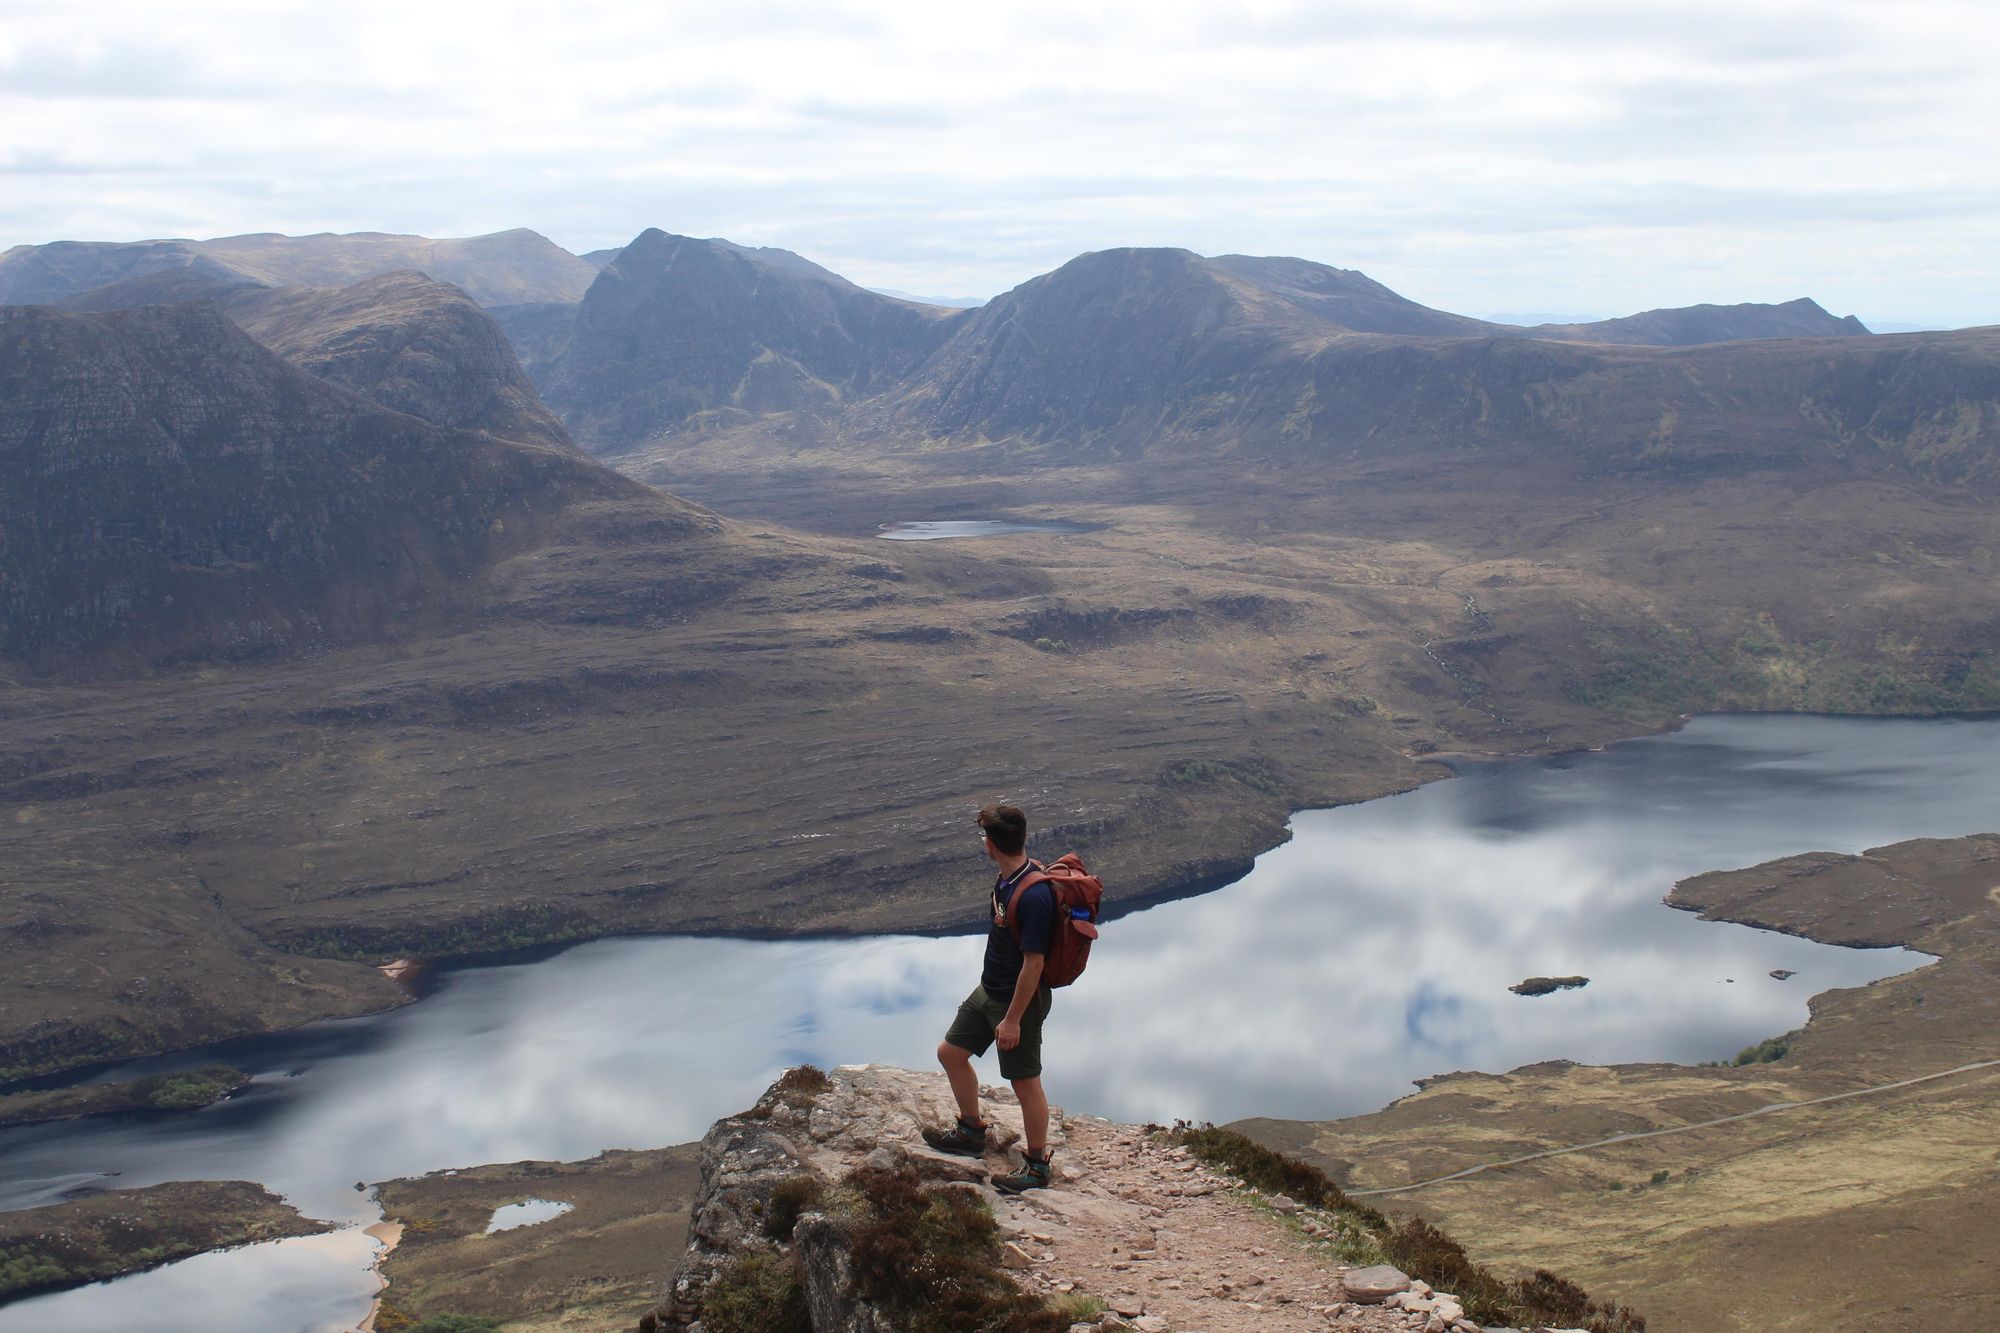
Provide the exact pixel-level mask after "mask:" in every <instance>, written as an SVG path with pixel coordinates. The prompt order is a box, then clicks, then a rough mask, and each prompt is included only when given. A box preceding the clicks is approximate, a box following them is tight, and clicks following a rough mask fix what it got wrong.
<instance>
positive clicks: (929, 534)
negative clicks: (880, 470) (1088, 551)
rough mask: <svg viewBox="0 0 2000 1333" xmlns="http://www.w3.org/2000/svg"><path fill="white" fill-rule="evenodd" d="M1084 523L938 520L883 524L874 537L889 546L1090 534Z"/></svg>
mask: <svg viewBox="0 0 2000 1333" xmlns="http://www.w3.org/2000/svg"><path fill="white" fill-rule="evenodd" d="M1094 531H1096V529H1095V528H1093V527H1092V526H1091V525H1090V524H1088V523H1065V522H1062V521H1061V520H1057V519H1048V520H1035V519H1018V520H1016V519H938V520H934V521H929V522H922V523H885V524H883V525H882V530H881V531H880V532H877V533H876V534H875V535H876V536H877V537H881V538H883V539H884V540H886V541H892V542H934V541H947V540H950V539H952V538H956V537H1004V536H1006V535H1007V534H1009V533H1014V532H1048V533H1055V534H1057V535H1062V534H1065V533H1077V532H1094Z"/></svg>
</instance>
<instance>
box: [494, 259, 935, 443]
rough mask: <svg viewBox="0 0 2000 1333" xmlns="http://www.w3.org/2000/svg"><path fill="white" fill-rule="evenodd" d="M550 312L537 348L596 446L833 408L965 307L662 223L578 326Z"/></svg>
mask: <svg viewBox="0 0 2000 1333" xmlns="http://www.w3.org/2000/svg"><path fill="white" fill-rule="evenodd" d="M540 315H541V317H543V318H544V322H545V323H553V324H555V325H556V326H557V332H556V333H555V334H554V335H553V337H554V338H555V341H556V342H557V343H558V344H559V348H557V349H555V350H549V351H547V352H546V356H547V359H546V360H544V359H543V357H542V356H540V355H533V354H531V355H530V356H528V357H527V358H525V360H526V361H527V363H528V365H529V366H530V368H531V373H532V374H534V375H535V377H536V383H537V387H539V388H540V389H541V392H542V397H543V398H544V399H545V400H546V401H547V402H548V404H549V405H550V406H551V407H553V408H555V409H556V411H557V412H559V413H561V415H562V417H563V420H564V421H565V422H566V423H567V424H568V426H569V428H570V430H571V431H572V432H573V433H574V434H575V435H576V437H577V438H578V439H579V440H581V441H583V442H584V443H585V444H587V445H588V446H590V447H591V448H593V449H614V448H618V447H621V446H624V445H628V444H631V443H633V442H635V441H638V440H641V439H645V438H647V437H648V436H651V435H653V434H655V433H656V432H658V431H661V430H663V429H668V428H672V427H674V426H677V425H680V424H682V423H684V422H687V421H689V420H691V419H694V418H697V417H706V418H708V419H710V420H715V419H726V418H736V417H742V416H746V415H755V414H758V413H765V412H781V411H793V410H800V409H819V410H825V409H831V408H835V407H837V406H839V405H841V404H842V403H845V402H847V401H850V400H851V399H853V398H856V397H860V396H863V395H866V394H868V393H870V392H874V391H878V390H880V389H883V388H886V387H888V386H890V385H892V384H894V383H895V382H896V381H897V380H898V379H900V378H901V377H902V376H904V375H906V374H908V373H909V371H910V370H912V369H913V368H915V366H916V365H917V364H919V363H920V362H921V361H922V360H923V358H924V357H925V356H926V355H927V354H928V353H929V352H930V351H931V350H932V349H933V348H934V347H936V346H937V344H938V343H939V342H940V341H942V339H943V337H944V335H945V334H946V332H948V330H949V329H950V328H951V327H952V324H953V321H954V320H957V319H960V318H962V317H963V316H962V315H960V314H958V313H955V312H950V311H945V310H940V309H937V308H935V307H930V306H920V305H914V304H911V303H909V302H906V301H896V300H892V299H890V298H888V297H884V296H878V295H876V294H875V293H874V292H870V291H867V290H865V289H863V288H860V287H857V286H855V285H854V284H853V283H851V282H848V281H847V280H846V279H845V278H842V277H839V276H838V275H836V274H833V273H829V272H828V271H826V270H825V269H823V268H820V267H819V266H818V265H816V264H813V263H810V262H809V261H807V260H804V259H801V258H800V257H799V256H797V255H795V254H792V253H791V252H790V251H786V250H774V249H750V248H747V247H744V246H739V245H732V244H731V243H729V242H728V241H720V240H696V239H694V238H692V237H687V236H671V235H668V234H667V233H665V232H662V231H659V230H656V229H655V230H648V231H645V232H643V233H641V234H640V235H639V237H638V238H637V239H635V240H634V241H633V242H632V244H630V245H628V246H627V247H625V249H624V251H622V252H621V253H620V254H619V255H618V257H617V258H616V259H614V260H612V261H611V263H610V264H608V265H606V266H605V269H604V271H603V272H602V273H600V274H599V275H598V277H597V280H596V281H595V282H594V283H592V284H591V287H590V291H589V293H588V294H587V295H586V296H585V297H584V299H583V301H582V303H581V305H580V306H579V307H578V308H577V311H576V315H575V320H574V325H573V327H572V328H571V330H570V331H569V333H568V336H567V338H563V337H561V334H560V330H559V325H560V318H559V317H558V316H556V315H555V314H554V313H553V312H540ZM513 327H515V328H519V327H521V326H520V324H518V323H516V324H515V325H514V326H513ZM545 331H546V330H545Z"/></svg>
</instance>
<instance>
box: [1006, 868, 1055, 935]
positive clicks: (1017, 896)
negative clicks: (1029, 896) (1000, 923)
mask: <svg viewBox="0 0 2000 1333" xmlns="http://www.w3.org/2000/svg"><path fill="white" fill-rule="evenodd" d="M1028 864H1029V865H1030V866H1031V867H1033V868H1032V869H1030V870H1029V871H1028V873H1027V874H1025V875H1023V876H1021V878H1019V879H1017V880H1015V881H1014V892H1013V895H1012V896H1011V897H1009V898H1008V899H1007V926H1008V929H1010V930H1012V931H1013V932H1014V945H1015V947H1016V948H1019V947H1020V944H1021V898H1022V896H1023V895H1025V894H1026V893H1027V892H1028V890H1029V889H1032V888H1034V887H1035V886H1036V885H1037V884H1046V883H1048V882H1049V880H1050V879H1052V878H1054V877H1053V876H1051V875H1050V874H1049V872H1048V871H1047V870H1045V869H1044V868H1043V867H1042V863H1041V862H1040V861H1035V860H1030V861H1029V862H1028Z"/></svg>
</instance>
